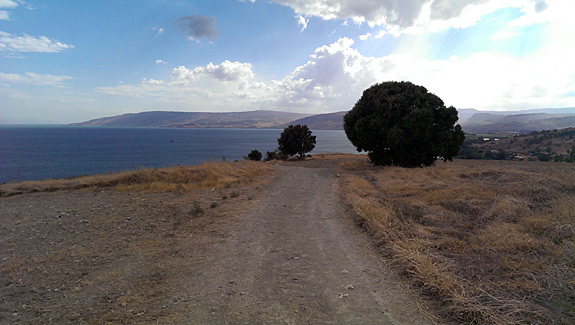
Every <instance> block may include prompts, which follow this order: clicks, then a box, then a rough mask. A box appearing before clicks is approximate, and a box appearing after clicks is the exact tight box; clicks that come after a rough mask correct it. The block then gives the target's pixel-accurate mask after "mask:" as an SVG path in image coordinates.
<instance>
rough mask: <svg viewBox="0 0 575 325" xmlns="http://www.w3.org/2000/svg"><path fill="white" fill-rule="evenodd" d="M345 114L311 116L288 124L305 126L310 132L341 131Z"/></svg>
mask: <svg viewBox="0 0 575 325" xmlns="http://www.w3.org/2000/svg"><path fill="white" fill-rule="evenodd" d="M345 113H347V112H337V113H329V114H319V115H312V116H308V117H304V118H301V119H298V120H295V121H291V122H289V123H288V124H302V125H307V126H308V127H309V128H310V129H312V130H343V116H344V115H345ZM285 126H287V124H286V125H285Z"/></svg>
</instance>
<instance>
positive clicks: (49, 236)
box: [0, 159, 429, 324]
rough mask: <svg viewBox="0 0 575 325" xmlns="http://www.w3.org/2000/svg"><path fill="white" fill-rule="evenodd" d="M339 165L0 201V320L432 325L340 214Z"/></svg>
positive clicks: (283, 168)
mask: <svg viewBox="0 0 575 325" xmlns="http://www.w3.org/2000/svg"><path fill="white" fill-rule="evenodd" d="M339 162H340V161H338V160H331V161H330V160H327V161H326V160H323V161H322V160H319V159H318V160H310V161H306V162H298V163H297V164H294V165H282V166H277V167H276V168H277V171H278V172H277V177H276V178H275V179H273V180H272V181H271V182H270V183H268V184H267V185H265V186H263V187H259V186H245V187H231V188H224V189H220V190H217V191H192V192H188V193H172V192H166V193H145V192H144V193H142V192H136V191H132V192H130V191H126V192H123V191H114V190H109V189H107V190H103V189H96V190H92V191H81V190H73V191H56V192H44V193H31V194H23V195H16V196H12V197H7V198H0V323H2V324H4V323H6V324H43V323H62V324H65V323H90V324H92V323H115V324H116V323H118V324H119V323H126V324H127V323H134V324H156V323H158V324H426V323H429V321H428V320H427V319H425V318H424V317H423V316H422V315H421V314H420V313H419V312H418V308H417V306H416V305H415V304H414V303H413V302H412V301H410V299H409V298H408V297H407V295H406V294H405V293H404V292H403V290H402V289H401V288H400V287H399V286H398V284H397V281H396V278H395V277H394V276H393V273H392V272H390V271H389V270H388V269H387V267H386V266H385V265H382V264H380V263H379V261H381V257H380V256H377V254H376V253H375V252H374V249H373V247H372V244H371V242H370V239H369V238H368V237H367V236H366V235H365V234H363V233H362V232H361V230H359V229H358V227H357V226H356V225H354V224H353V221H352V218H351V217H350V216H348V215H345V208H344V207H343V206H342V205H341V204H340V203H339V196H338V193H337V192H336V187H335V186H334V184H335V182H336V181H337V177H336V173H337V172H336V170H337V166H338V164H339ZM199 207H201V209H199Z"/></svg>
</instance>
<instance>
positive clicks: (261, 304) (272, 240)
mask: <svg viewBox="0 0 575 325" xmlns="http://www.w3.org/2000/svg"><path fill="white" fill-rule="evenodd" d="M277 168H278V169H279V171H280V173H279V175H278V177H277V178H276V179H275V180H274V181H272V182H271V183H270V184H268V185H267V186H266V188H264V194H263V197H262V199H261V200H260V201H259V202H258V203H257V204H256V205H255V206H253V208H252V210H251V213H250V215H248V216H246V217H244V218H242V220H241V221H240V223H239V224H238V227H237V229H236V230H235V231H233V233H232V234H231V236H230V237H229V238H228V240H226V241H224V242H222V243H220V245H219V247H217V250H218V252H219V253H218V258H217V259H214V260H213V261H212V262H211V263H208V264H207V265H204V267H202V268H201V270H199V272H197V273H195V274H193V275H191V276H190V277H189V278H187V279H186V280H185V281H184V282H183V283H182V286H185V287H192V288H194V289H192V290H191V291H189V292H190V293H193V294H192V295H191V296H188V299H189V304H188V308H189V309H188V312H189V314H187V315H186V316H185V317H188V320H190V319H192V318H193V319H194V322H197V323H224V324H225V323H230V324H238V323H242V324H426V323H430V322H429V320H427V319H426V318H424V317H423V316H422V315H421V314H420V313H419V312H418V309H417V307H416V305H415V303H414V302H412V301H410V300H409V298H408V297H407V296H406V294H405V293H404V292H403V290H402V289H401V288H400V287H399V286H398V284H397V282H396V280H395V278H394V276H393V275H392V274H391V272H390V271H389V270H388V269H387V267H386V266H384V265H381V264H380V263H379V262H378V260H380V257H378V256H376V255H375V253H374V252H373V248H372V247H371V245H370V243H369V240H368V239H367V238H366V235H365V234H363V233H361V231H360V230H359V229H358V228H357V226H355V225H354V224H353V222H352V220H351V218H350V217H349V216H345V215H344V208H343V207H342V205H341V204H340V202H339V198H338V196H337V193H336V190H335V188H334V186H333V185H334V184H333V183H334V182H335V180H336V177H337V176H336V169H335V168H309V167H307V168H306V167H295V166H278V167H277ZM182 316H183V315H182ZM180 320H181V321H184V319H183V318H180Z"/></svg>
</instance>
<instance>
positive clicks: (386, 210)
mask: <svg viewBox="0 0 575 325" xmlns="http://www.w3.org/2000/svg"><path fill="white" fill-rule="evenodd" d="M340 167H341V169H342V174H343V175H344V177H343V178H342V179H343V182H344V184H343V186H342V188H343V189H344V191H345V197H346V199H347V201H348V203H349V204H350V205H351V206H352V208H353V209H354V211H355V212H356V213H357V215H358V216H359V217H360V218H361V219H362V220H363V222H364V224H365V225H366V227H367V228H368V229H369V230H370V231H371V232H372V233H374V234H375V236H376V238H378V239H379V240H380V242H381V247H382V249H383V251H384V253H385V255H386V256H389V257H390V258H391V260H392V261H393V262H394V265H396V266H397V267H398V269H399V270H400V272H401V273H402V274H405V275H406V276H407V278H408V279H410V281H411V283H412V284H413V285H414V286H415V287H417V288H419V289H420V290H421V292H422V293H423V296H424V297H428V298H430V299H429V301H434V302H439V303H438V308H439V310H440V311H441V312H440V314H441V316H442V317H445V318H446V319H451V320H456V321H458V322H462V323H472V324H473V323H475V324H484V323H488V324H516V323H529V324H537V323H539V324H547V323H556V324H571V323H574V322H575V168H574V167H575V166H573V165H570V164H548V163H547V164H546V163H536V162H533V163H532V162H490V161H455V162H454V163H448V164H443V163H439V164H437V165H436V166H433V167H430V168H420V169H404V168H398V167H385V168H383V167H366V166H363V165H358V164H357V163H355V164H346V165H343V164H342V165H341V166H340Z"/></svg>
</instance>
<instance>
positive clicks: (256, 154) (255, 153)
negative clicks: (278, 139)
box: [248, 150, 262, 161]
mask: <svg viewBox="0 0 575 325" xmlns="http://www.w3.org/2000/svg"><path fill="white" fill-rule="evenodd" d="M248 159H249V160H253V161H260V160H262V153H261V152H260V151H259V150H252V151H251V152H250V153H249V154H248Z"/></svg>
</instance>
